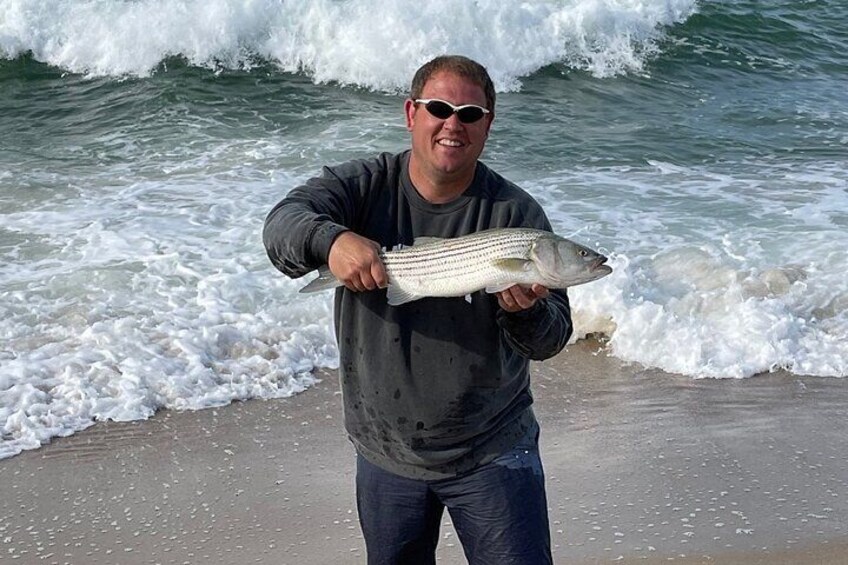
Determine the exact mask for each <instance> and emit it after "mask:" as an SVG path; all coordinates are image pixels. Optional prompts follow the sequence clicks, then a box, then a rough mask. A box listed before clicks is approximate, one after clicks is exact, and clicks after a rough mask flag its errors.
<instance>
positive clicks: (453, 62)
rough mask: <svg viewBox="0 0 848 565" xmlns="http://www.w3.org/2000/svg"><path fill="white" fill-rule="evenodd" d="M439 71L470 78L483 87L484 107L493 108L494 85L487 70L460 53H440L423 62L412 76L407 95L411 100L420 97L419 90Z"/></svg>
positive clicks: (421, 90)
mask: <svg viewBox="0 0 848 565" xmlns="http://www.w3.org/2000/svg"><path fill="white" fill-rule="evenodd" d="M439 72H449V73H453V74H455V75H457V76H460V77H462V78H464V79H467V80H470V81H471V82H473V83H474V84H476V85H477V86H479V87H480V88H482V89H483V92H484V93H485V94H486V107H487V108H488V109H489V110H492V111H494V109H495V85H494V84H492V79H491V78H490V77H489V72H488V71H487V70H486V67H484V66H483V65H481V64H480V63H478V62H477V61H474V60H472V59H469V58H468V57H463V56H462V55H441V56H439V57H436V58H435V59H432V60H431V61H428V62H426V63H424V64H423V65H422V66H421V68H419V69H418V70H417V71H416V72H415V76H414V77H412V87H411V88H410V91H409V97H410V98H412V99H413V100H415V99H417V98H421V92H423V90H424V85H425V84H427V81H428V80H430V78H431V77H432V76H433V75H434V74H436V73H439Z"/></svg>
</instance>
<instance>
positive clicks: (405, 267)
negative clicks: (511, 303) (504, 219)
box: [300, 228, 612, 306]
mask: <svg viewBox="0 0 848 565" xmlns="http://www.w3.org/2000/svg"><path fill="white" fill-rule="evenodd" d="M380 258H381V260H382V261H383V265H384V266H385V269H386V274H387V275H388V286H387V287H386V292H387V298H388V303H389V305H391V306H400V305H402V304H406V303H408V302H412V301H414V300H418V299H420V298H425V297H456V296H466V295H469V294H472V293H474V292H477V291H480V290H485V291H486V292H487V293H496V292H501V291H503V290H506V289H507V288H509V287H511V286H513V285H516V284H520V285H532V284H535V283H538V284H540V285H542V286H545V287H547V288H549V289H563V288H568V287H571V286H576V285H579V284H584V283H587V282H591V281H594V280H597V279H600V278H602V277H605V276H607V275H608V274H610V273H611V272H612V268H611V267H610V266H609V265H607V264H606V262H607V257H605V256H604V255H601V254H600V253H598V252H597V251H593V250H592V249H589V248H588V247H584V246H583V245H580V244H579V243H575V242H573V241H571V240H569V239H566V238H564V237H560V236H558V235H556V234H554V233H552V232H549V231H543V230H538V229H531V228H493V229H488V230H483V231H479V232H475V233H472V234H470V235H465V236H461V237H455V238H435V237H419V238H416V239H415V241H414V243H413V245H412V246H410V247H404V248H402V249H398V250H396V251H381V252H380ZM338 286H342V283H341V281H339V280H338V279H336V277H335V276H333V274H332V272H330V268H329V267H328V266H327V265H324V266H322V267H321V268H319V269H318V278H316V279H314V280H313V281H311V282H310V283H309V284H307V285H306V286H304V287H303V288H301V289H300V292H304V293H308V292H318V291H322V290H327V289H330V288H335V287H338Z"/></svg>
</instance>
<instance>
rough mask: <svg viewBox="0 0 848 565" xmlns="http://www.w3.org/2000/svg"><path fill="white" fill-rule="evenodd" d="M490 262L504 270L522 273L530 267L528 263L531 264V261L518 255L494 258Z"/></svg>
mask: <svg viewBox="0 0 848 565" xmlns="http://www.w3.org/2000/svg"><path fill="white" fill-rule="evenodd" d="M492 264H494V266H495V267H497V268H498V269H503V270H504V271H509V272H512V273H523V272H524V271H526V270H527V269H528V268H529V267H530V265H532V264H533V261H530V260H528V259H522V258H520V257H505V258H503V259H495V260H494V261H492Z"/></svg>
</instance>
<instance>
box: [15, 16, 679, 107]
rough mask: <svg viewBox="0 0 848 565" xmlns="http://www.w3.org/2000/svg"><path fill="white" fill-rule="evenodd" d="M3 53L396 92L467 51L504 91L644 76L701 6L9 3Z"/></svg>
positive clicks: (70, 67) (102, 66)
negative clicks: (564, 70)
mask: <svg viewBox="0 0 848 565" xmlns="http://www.w3.org/2000/svg"><path fill="white" fill-rule="evenodd" d="M4 4H5V7H4V10H3V11H2V12H3V14H2V16H0V54H2V56H3V57H4V58H7V59H11V58H16V57H18V56H21V55H23V54H27V53H30V54H31V56H32V57H34V58H35V59H36V60H38V61H41V62H43V63H47V64H49V65H52V66H55V67H58V68H60V69H63V70H65V71H68V72H72V73H79V74H84V75H89V76H113V77H123V76H147V75H149V74H151V73H153V72H155V71H156V70H157V69H162V66H163V63H165V62H166V61H167V60H168V59H169V58H173V57H175V56H176V57H181V58H183V59H185V60H186V61H187V62H188V63H189V64H191V65H194V66H199V67H205V68H210V69H215V70H224V69H250V68H253V67H255V66H256V65H261V64H262V63H263V62H264V61H271V62H273V63H274V64H275V65H276V66H278V67H279V68H280V69H282V70H283V71H286V72H304V73H306V74H308V75H309V76H311V77H312V78H313V80H315V81H316V82H337V83H341V84H349V85H358V86H361V87H365V88H369V89H374V90H385V91H397V90H399V89H403V88H405V87H406V85H407V83H408V79H409V77H410V76H411V75H412V73H413V72H414V70H415V69H416V68H417V67H418V66H419V65H420V64H421V63H423V62H424V61H426V60H428V59H430V58H432V57H433V56H435V55H438V54H441V53H445V52H451V53H461V54H465V55H468V56H470V57H472V58H475V59H477V60H479V61H480V62H482V63H483V64H485V65H486V66H487V67H488V68H489V69H490V71H491V73H492V75H493V79H494V80H495V82H496V85H497V87H498V88H499V90H502V91H503V90H514V89H517V88H518V87H519V86H520V78H521V77H523V76H527V75H530V74H532V73H534V72H535V71H537V70H539V69H541V68H543V67H545V66H548V65H551V64H554V63H560V64H565V65H567V66H568V67H570V68H575V69H582V70H586V71H588V72H591V73H592V74H594V75H596V76H610V75H616V74H621V73H628V72H638V71H640V70H641V69H642V68H643V67H644V65H645V63H646V61H648V60H649V59H650V57H651V56H653V55H654V54H655V53H656V52H657V50H658V48H657V44H658V41H659V40H660V39H661V38H662V37H663V29H664V27H665V26H670V25H673V24H676V23H679V22H682V21H685V20H686V18H687V17H689V16H690V15H691V14H692V13H693V12H694V11H695V9H696V2H695V0H575V1H573V2H568V3H562V2H554V1H540V2H534V3H505V2H498V1H496V0H477V1H470V0H464V1H457V0H432V1H430V2H425V3H407V2H401V1H399V0H379V1H366V0H343V1H334V0H293V1H289V2H279V1H276V0H263V1H259V0H253V1H247V0H243V1H240V2H233V1H229V0H142V1H138V2H114V3H104V2H97V1H93V0H87V1H75V0H4Z"/></svg>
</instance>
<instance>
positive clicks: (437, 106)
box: [425, 100, 462, 120]
mask: <svg viewBox="0 0 848 565" xmlns="http://www.w3.org/2000/svg"><path fill="white" fill-rule="evenodd" d="M425 108H427V111H428V112H430V113H431V114H432V115H433V116H435V117H437V118H439V119H440V120H447V119H448V118H450V117H451V114H453V108H451V107H450V106H448V105H447V104H445V103H444V102H440V101H438V100H433V101H431V102H427V105H426V106H425ZM461 119H462V118H460V120H461Z"/></svg>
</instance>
